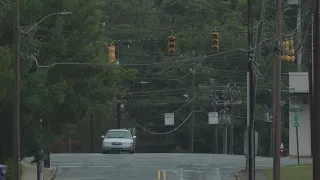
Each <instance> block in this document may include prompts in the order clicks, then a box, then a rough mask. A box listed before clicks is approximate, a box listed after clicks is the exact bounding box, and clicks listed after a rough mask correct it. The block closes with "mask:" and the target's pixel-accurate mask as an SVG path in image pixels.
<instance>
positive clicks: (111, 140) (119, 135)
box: [101, 129, 136, 154]
mask: <svg viewBox="0 0 320 180" xmlns="http://www.w3.org/2000/svg"><path fill="white" fill-rule="evenodd" d="M101 137H102V138H103V141H102V153H103V154H107V153H109V152H110V151H118V152H122V151H124V152H129V153H130V154H134V153H135V139H136V136H132V134H131V132H130V131H129V130H126V129H111V130H109V131H108V132H107V134H106V135H105V136H104V135H102V136H101Z"/></svg>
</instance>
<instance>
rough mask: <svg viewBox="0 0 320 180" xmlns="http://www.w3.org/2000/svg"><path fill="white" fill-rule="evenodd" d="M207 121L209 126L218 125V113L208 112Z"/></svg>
mask: <svg viewBox="0 0 320 180" xmlns="http://www.w3.org/2000/svg"><path fill="white" fill-rule="evenodd" d="M208 119H209V124H219V113H218V112H209V113H208Z"/></svg>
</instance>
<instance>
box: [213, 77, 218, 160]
mask: <svg viewBox="0 0 320 180" xmlns="http://www.w3.org/2000/svg"><path fill="white" fill-rule="evenodd" d="M212 89H213V112H217V98H216V97H217V93H216V92H217V91H216V86H215V82H213V88H212ZM218 126H219V123H218V124H216V125H215V130H214V147H215V150H214V149H213V153H216V154H219V148H218Z"/></svg>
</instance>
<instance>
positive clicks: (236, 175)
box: [234, 171, 239, 180]
mask: <svg viewBox="0 0 320 180" xmlns="http://www.w3.org/2000/svg"><path fill="white" fill-rule="evenodd" d="M238 175H239V171H237V172H235V173H234V177H235V178H236V180H239V178H238Z"/></svg>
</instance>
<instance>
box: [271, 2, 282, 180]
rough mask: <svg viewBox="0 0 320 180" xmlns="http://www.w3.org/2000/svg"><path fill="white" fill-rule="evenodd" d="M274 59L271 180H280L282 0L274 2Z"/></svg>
mask: <svg viewBox="0 0 320 180" xmlns="http://www.w3.org/2000/svg"><path fill="white" fill-rule="evenodd" d="M275 2H276V5H275V9H276V47H277V49H276V52H275V54H276V58H275V72H274V106H273V110H274V122H273V138H274V140H273V142H274V144H273V180H280V143H281V124H280V120H281V104H280V101H281V58H280V57H281V48H280V47H281V43H282V37H281V26H282V0H276V1H275Z"/></svg>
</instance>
